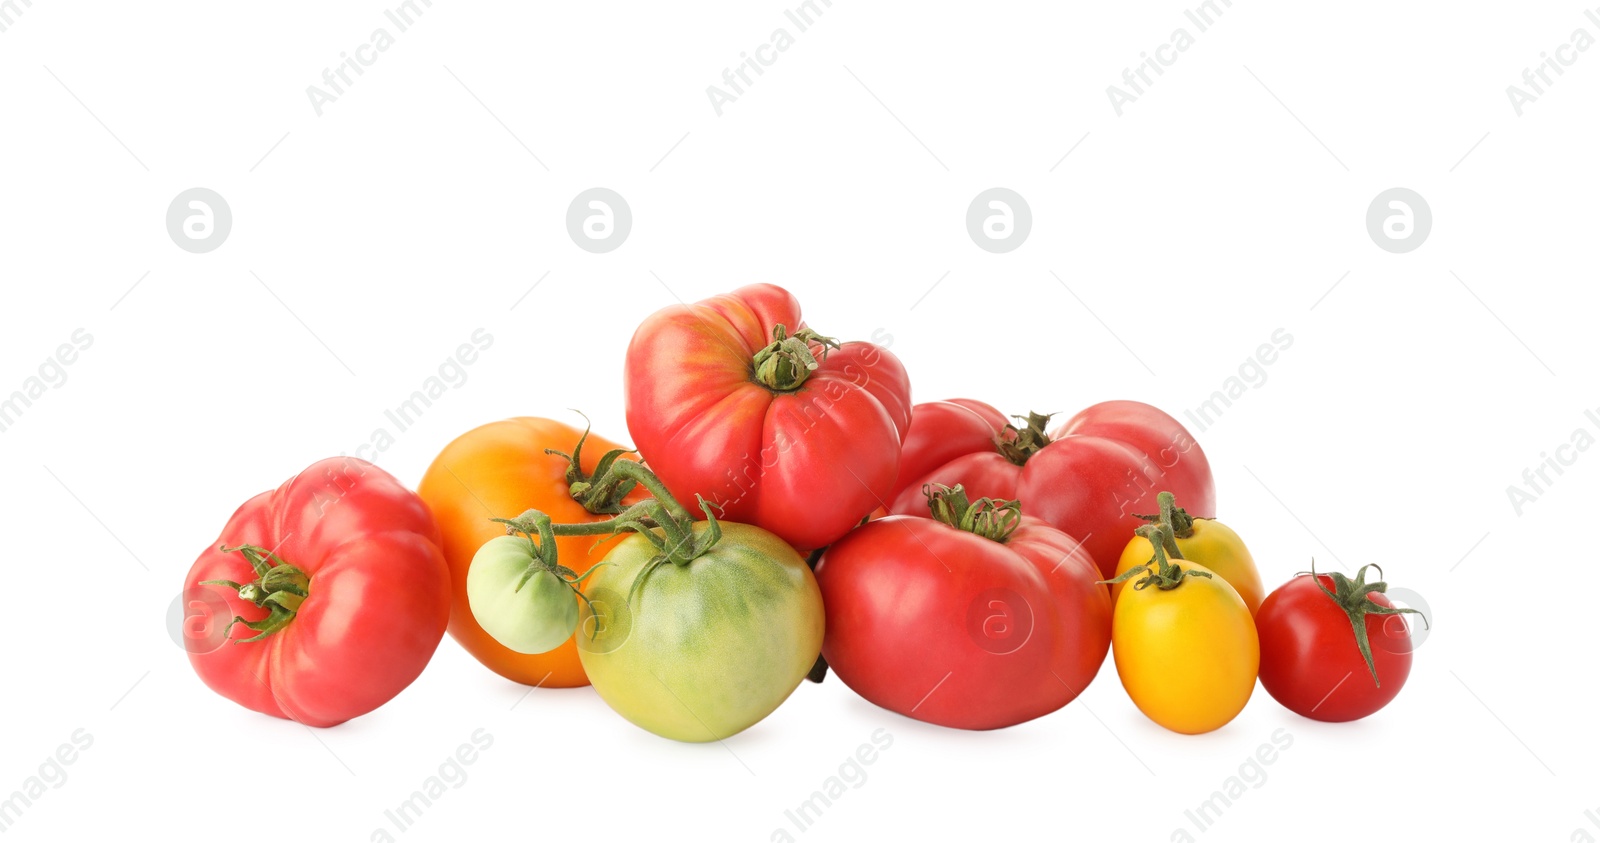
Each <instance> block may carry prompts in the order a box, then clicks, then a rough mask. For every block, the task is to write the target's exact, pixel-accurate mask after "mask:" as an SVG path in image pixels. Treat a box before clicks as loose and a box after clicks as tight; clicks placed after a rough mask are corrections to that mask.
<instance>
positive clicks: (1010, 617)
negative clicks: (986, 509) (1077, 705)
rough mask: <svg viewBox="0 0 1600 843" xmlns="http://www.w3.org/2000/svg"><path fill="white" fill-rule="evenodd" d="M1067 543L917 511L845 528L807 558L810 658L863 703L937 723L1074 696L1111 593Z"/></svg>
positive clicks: (1043, 706)
mask: <svg viewBox="0 0 1600 843" xmlns="http://www.w3.org/2000/svg"><path fill="white" fill-rule="evenodd" d="M1098 578H1099V573H1098V570H1097V569H1096V568H1095V565H1094V563H1093V562H1092V561H1090V559H1089V557H1088V555H1087V554H1085V553H1084V552H1083V551H1082V550H1081V549H1080V548H1079V546H1078V543H1077V541H1075V540H1074V539H1073V538H1072V537H1070V536H1067V535H1066V534H1064V533H1062V532H1061V531H1059V530H1056V529H1054V528H1052V527H1050V526H1048V525H1046V524H1044V523H1043V522H1040V521H1036V520H1033V519H1028V518H1024V519H1023V523H1022V526H1020V527H1018V528H1017V529H1016V530H1015V532H1013V533H1011V535H1010V537H1009V538H1008V539H1007V540H1006V541H1004V542H998V541H994V540H992V539H989V538H985V537H982V536H978V535H975V534H973V533H970V532H965V531H963V530H959V529H957V528H955V527H951V526H948V525H946V524H944V523H942V522H939V521H936V520H933V519H931V518H918V517H910V516H904V515H899V516H890V517H888V518H884V519H881V520H877V521H873V522H871V523H869V524H867V525H865V526H863V527H861V528H859V529H857V530H854V531H852V532H851V533H850V534H849V535H847V536H845V537H844V538H843V539H841V540H840V541H839V542H837V543H835V544H834V545H833V546H831V547H829V548H828V550H827V552H826V553H824V554H823V557H822V560H821V562H820V563H819V564H818V566H817V581H818V583H819V585H820V586H821V588H822V597H823V605H824V606H825V607H826V608H827V616H828V623H827V636H826V638H825V640H824V643H823V647H822V652H823V656H824V657H825V658H826V659H827V661H828V665H829V666H830V667H831V668H832V670H833V672H834V673H835V674H836V675H837V676H838V677H839V679H840V680H842V681H843V682H844V683H845V684H846V685H849V686H850V688H851V689H853V690H854V691H855V692H856V693H858V694H860V695H861V696H863V697H865V698H866V699H867V700H869V701H871V702H873V703H875V704H877V705H879V706H882V707H884V708H887V709H889V710H890V711H894V712H898V713H900V714H903V715H905V716H907V717H914V718H916V719H918V720H924V721H927V722H929V723H937V724H939V725H941V726H951V727H955V728H960V729H998V728H1002V727H1006V726H1013V725H1016V724H1018V723H1022V722H1025V721H1027V720H1032V719H1033V718H1036V717H1040V716H1042V715H1045V714H1048V713H1050V712H1052V711H1055V710H1056V709H1059V708H1061V707H1062V706H1064V705H1066V704H1067V703H1069V702H1071V701H1072V700H1073V699H1074V698H1076V697H1077V695H1078V694H1080V693H1082V691H1083V689H1084V688H1086V687H1087V686H1088V684H1089V682H1090V680H1092V679H1093V678H1094V676H1095V673H1096V672H1097V671H1098V670H1099V668H1100V665H1101V663H1102V662H1103V661H1104V660H1105V656H1106V650H1107V648H1108V647H1109V646H1110V641H1111V600H1110V594H1109V592H1108V591H1107V590H1106V588H1105V587H1104V586H1102V585H1098V584H1096V580H1097V579H1098Z"/></svg>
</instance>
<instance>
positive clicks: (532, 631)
mask: <svg viewBox="0 0 1600 843" xmlns="http://www.w3.org/2000/svg"><path fill="white" fill-rule="evenodd" d="M530 567H533V568H534V569H535V570H534V573H533V574H532V575H531V576H530V575H528V571H529V568H530ZM524 578H526V580H525V581H524ZM467 605H468V607H470V608H471V609H472V616H473V617H474V618H476V619H477V621H478V625H479V626H482V627H483V629H484V631H485V632H488V633H489V635H491V636H493V637H494V640H496V641H499V642H500V643H501V644H504V645H505V646H507V647H509V648H511V649H513V650H515V651H517V652H519V653H527V654H534V653H547V652H549V651H551V650H554V649H555V648H557V647H559V646H561V645H562V643H564V642H565V641H566V640H567V639H568V638H569V637H571V636H572V631H573V630H574V629H577V627H578V596H577V593H576V592H575V591H574V590H573V588H572V586H570V585H568V584H567V583H566V582H565V581H564V580H563V579H561V577H560V574H559V572H558V571H556V570H553V569H551V568H550V567H549V566H548V565H545V564H544V563H543V562H541V561H539V560H538V559H537V557H536V556H535V553H534V547H533V544H532V542H530V541H529V540H528V539H527V538H526V537H524V536H497V537H495V538H492V539H490V540H489V541H487V542H485V543H484V545H483V547H480V548H478V552H477V554H476V555H474V556H473V557H472V565H471V567H469V568H468V569H467Z"/></svg>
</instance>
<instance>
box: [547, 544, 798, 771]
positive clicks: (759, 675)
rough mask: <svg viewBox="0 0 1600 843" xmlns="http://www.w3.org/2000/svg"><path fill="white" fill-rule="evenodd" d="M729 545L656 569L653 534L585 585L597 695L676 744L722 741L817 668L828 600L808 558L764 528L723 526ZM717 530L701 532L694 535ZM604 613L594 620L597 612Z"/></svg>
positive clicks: (619, 549)
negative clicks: (824, 601)
mask: <svg viewBox="0 0 1600 843" xmlns="http://www.w3.org/2000/svg"><path fill="white" fill-rule="evenodd" d="M717 523H718V524H719V525H720V526H721V528H722V538H721V540H720V541H718V542H717V544H716V545H715V546H714V547H712V548H711V550H710V551H708V552H707V553H706V554H705V555H703V556H701V557H699V558H697V559H695V560H694V561H692V562H690V563H689V564H688V565H686V566H683V567H679V566H678V565H676V564H674V563H671V562H667V563H664V564H661V565H660V566H658V567H656V568H655V569H654V570H653V571H651V572H650V575H649V576H648V577H647V578H646V579H645V580H644V582H643V583H642V584H641V585H639V588H638V591H637V593H635V594H634V595H633V599H632V601H631V602H629V601H627V597H628V595H629V593H630V591H631V589H632V587H633V584H634V580H635V578H636V577H637V576H638V575H639V573H640V572H641V571H642V570H644V568H645V567H646V566H647V565H649V564H650V562H651V560H652V559H654V558H655V557H656V556H657V555H659V553H660V551H659V550H657V549H656V547H655V545H653V544H651V543H650V542H649V541H648V540H646V539H645V538H644V537H643V536H640V535H630V536H628V537H626V538H624V539H622V540H621V541H620V542H619V543H618V544H617V545H616V547H615V549H614V550H612V551H611V553H610V554H608V555H607V556H606V558H605V561H606V562H607V563H609V564H607V565H606V566H605V567H604V568H601V569H600V570H599V571H597V572H596V573H595V575H594V576H593V577H592V578H590V580H589V581H588V582H587V583H586V584H585V587H584V593H585V594H586V595H588V597H589V599H590V600H591V601H593V611H592V610H591V607H590V605H589V604H583V608H582V616H581V620H580V621H579V624H578V632H577V635H575V636H574V638H575V639H576V640H577V642H578V647H579V654H580V655H581V657H582V659H583V666H584V668H585V669H586V670H587V671H588V673H589V678H590V681H591V682H593V683H594V689H595V692H596V693H598V694H599V695H600V698H601V699H603V700H605V701H606V704H607V705H609V706H611V707H612V709H614V710H616V712H617V713H618V714H621V715H622V716H623V717H625V718H627V719H628V720H629V721H630V722H632V723H633V724H634V725H636V726H639V727H640V728H642V729H645V730H646V731H649V732H653V733H655V734H657V735H660V736H662V737H665V738H672V739H673V740H679V741H686V742H691V743H698V742H704V741H713V740H721V739H723V738H726V737H729V736H730V735H734V734H737V733H739V732H742V731H744V730H745V729H747V728H749V727H750V726H753V725H755V724H756V723H758V722H760V721H761V720H762V719H763V718H765V717H766V716H767V715H768V714H771V713H772V712H773V711H774V710H776V709H777V707H778V706H779V705H781V704H782V703H783V701H784V700H786V699H788V698H789V695H790V694H791V693H793V692H794V689H795V688H797V687H799V685H800V682H801V680H803V679H805V676H806V673H807V672H809V671H810V670H811V666H812V665H813V664H815V663H816V660H817V653H818V652H819V651H820V649H821V647H822V636H823V610H822V597H821V595H820V594H819V593H818V591H817V581H816V578H815V577H814V576H813V575H812V573H811V569H810V568H808V567H806V563H805V560H804V559H803V558H801V557H800V555H799V554H798V553H796V552H795V550H794V548H792V547H790V546H789V545H788V544H786V543H784V542H783V540H782V539H780V538H778V537H777V536H775V535H773V534H772V533H769V532H767V531H765V530H762V529H760V528H757V527H751V526H749V525H746V524H736V523H733V522H730V521H722V520H720V519H719V520H718V522H717ZM707 527H708V525H707V524H706V523H705V522H703V521H702V522H696V523H695V525H694V531H695V533H696V534H699V533H703V532H704V531H705V530H706V529H707ZM595 611H598V612H599V613H600V620H599V621H598V623H597V621H596V618H595V614H594V612H595Z"/></svg>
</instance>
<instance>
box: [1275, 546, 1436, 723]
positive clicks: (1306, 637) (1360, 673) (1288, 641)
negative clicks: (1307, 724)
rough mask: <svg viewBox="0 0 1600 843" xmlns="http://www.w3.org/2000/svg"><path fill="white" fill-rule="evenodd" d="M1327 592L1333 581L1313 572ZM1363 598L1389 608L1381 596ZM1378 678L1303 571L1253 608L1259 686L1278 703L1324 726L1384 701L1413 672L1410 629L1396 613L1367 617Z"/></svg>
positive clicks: (1339, 615) (1342, 618)
mask: <svg viewBox="0 0 1600 843" xmlns="http://www.w3.org/2000/svg"><path fill="white" fill-rule="evenodd" d="M1318 578H1319V579H1321V580H1322V584H1323V585H1324V586H1326V587H1327V588H1328V589H1329V590H1332V589H1333V587H1334V584H1333V578H1332V577H1330V576H1328V575H1326V574H1319V575H1318ZM1369 599H1371V600H1372V601H1373V602H1375V603H1377V604H1378V605H1380V606H1393V605H1394V604H1393V603H1391V602H1390V600H1389V598H1388V597H1387V596H1385V595H1383V594H1378V593H1373V594H1371V595H1369ZM1366 624H1367V640H1368V641H1369V642H1371V650H1372V664H1373V667H1375V668H1376V669H1377V671H1378V681H1379V683H1381V684H1375V683H1374V682H1373V681H1372V672H1371V671H1370V670H1368V669H1367V663H1366V661H1365V660H1364V659H1362V658H1361V651H1360V650H1359V649H1358V647H1357V644H1356V640H1355V631H1354V630H1353V629H1352V628H1351V626H1350V618H1349V616H1348V615H1346V614H1345V613H1344V610H1342V609H1340V608H1339V605H1338V603H1336V602H1335V601H1334V600H1333V599H1332V598H1330V597H1328V595H1326V594H1324V593H1323V592H1322V590H1321V589H1319V588H1317V585H1316V583H1315V582H1314V581H1313V580H1312V579H1311V575H1310V574H1301V575H1300V576H1297V577H1295V578H1294V579H1292V580H1290V581H1288V582H1287V583H1284V584H1283V585H1282V586H1279V587H1278V589H1277V590H1275V591H1273V592H1272V593H1271V594H1269V595H1267V599H1266V600H1265V601H1264V602H1262V604H1261V609H1260V611H1258V612H1257V613H1256V627H1257V629H1258V630H1260V633H1261V686H1262V687H1264V688H1266V689H1267V693H1269V694H1271V695H1272V698H1273V699H1275V700H1277V701H1278V702H1279V703H1282V704H1283V707H1284V708H1287V709H1289V710H1290V711H1293V712H1294V713H1296V714H1299V715H1300V716H1302V717H1309V718H1311V719H1312V720H1321V721H1324V722H1328V723H1342V722H1345V721H1349V720H1359V719H1361V718H1363V717H1366V716H1367V715H1370V714H1372V713H1374V712H1376V711H1377V710H1378V709H1380V708H1383V707H1384V706H1385V705H1388V704H1389V701H1390V700H1392V699H1394V698H1395V695H1396V694H1398V693H1400V689H1401V688H1403V687H1405V684H1406V677H1408V676H1410V675H1411V649H1412V648H1411V633H1410V632H1409V631H1408V630H1407V628H1406V626H1405V623H1404V621H1403V620H1402V619H1401V618H1400V616H1398V615H1376V614H1373V615H1367V617H1366Z"/></svg>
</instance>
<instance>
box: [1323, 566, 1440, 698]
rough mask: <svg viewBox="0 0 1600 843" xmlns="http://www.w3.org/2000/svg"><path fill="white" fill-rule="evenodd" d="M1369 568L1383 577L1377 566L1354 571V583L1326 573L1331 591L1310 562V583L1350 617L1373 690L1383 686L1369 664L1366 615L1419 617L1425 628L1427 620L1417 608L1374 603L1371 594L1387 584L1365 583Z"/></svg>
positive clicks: (1384, 587)
mask: <svg viewBox="0 0 1600 843" xmlns="http://www.w3.org/2000/svg"><path fill="white" fill-rule="evenodd" d="M1368 568H1378V576H1380V577H1381V576H1383V569H1382V568H1379V567H1378V566H1377V565H1376V564H1368V565H1362V566H1361V569H1360V570H1358V571H1356V578H1355V579H1354V580H1352V579H1350V578H1349V577H1347V576H1345V575H1344V574H1341V573H1339V572H1338V571H1332V572H1330V573H1329V574H1328V577H1329V579H1332V580H1333V589H1332V590H1331V591H1330V590H1329V589H1328V587H1327V586H1325V585H1323V584H1322V577H1321V576H1319V575H1318V574H1317V562H1316V560H1315V559H1313V560H1312V561H1311V577H1312V580H1311V581H1312V582H1314V583H1316V584H1317V588H1319V589H1321V590H1322V593H1323V594H1326V595H1328V598H1329V599H1330V600H1332V601H1333V602H1334V603H1336V604H1338V606H1339V609H1340V611H1342V612H1344V613H1345V615H1346V616H1347V617H1349V618H1350V628H1351V629H1353V630H1354V631H1355V635H1356V647H1357V648H1358V649H1360V650H1361V658H1362V659H1364V660H1366V662H1367V670H1368V671H1370V672H1371V673H1372V685H1373V687H1375V688H1381V687H1383V685H1382V684H1381V683H1380V682H1379V681H1378V667H1377V665H1375V664H1373V663H1372V643H1371V641H1370V640H1369V639H1368V637H1367V615H1404V614H1412V615H1421V616H1422V623H1423V624H1424V625H1426V624H1427V623H1428V618H1427V616H1426V615H1423V614H1422V613H1421V612H1419V611H1417V610H1416V609H1405V608H1400V607H1396V606H1384V605H1381V604H1379V603H1377V602H1376V601H1374V600H1373V599H1372V598H1371V597H1370V596H1369V595H1371V594H1374V593H1376V594H1383V593H1384V592H1386V591H1388V589H1389V584H1388V583H1385V582H1383V581H1382V580H1380V581H1378V582H1374V583H1369V582H1367V581H1366V580H1367V569H1368Z"/></svg>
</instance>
